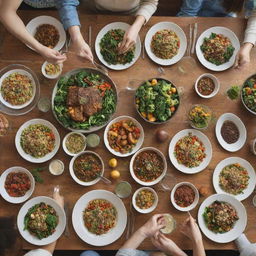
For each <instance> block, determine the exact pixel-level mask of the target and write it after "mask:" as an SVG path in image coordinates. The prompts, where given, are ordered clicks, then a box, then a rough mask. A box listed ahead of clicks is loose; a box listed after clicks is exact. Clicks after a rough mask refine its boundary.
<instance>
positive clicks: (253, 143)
mask: <svg viewBox="0 0 256 256" xmlns="http://www.w3.org/2000/svg"><path fill="white" fill-rule="evenodd" d="M250 149H251V152H252V153H253V154H254V155H256V138H255V139H254V140H251V142H250Z"/></svg>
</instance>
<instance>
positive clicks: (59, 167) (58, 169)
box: [49, 159, 65, 176]
mask: <svg viewBox="0 0 256 256" xmlns="http://www.w3.org/2000/svg"><path fill="white" fill-rule="evenodd" d="M64 169H65V166H64V163H63V162H62V161H61V160H59V159H53V160H52V161H51V162H50V164H49V172H50V173H51V174H52V175H55V176H58V175H61V174H62V173H63V172H64Z"/></svg>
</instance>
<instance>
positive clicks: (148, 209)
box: [132, 187, 158, 214]
mask: <svg viewBox="0 0 256 256" xmlns="http://www.w3.org/2000/svg"><path fill="white" fill-rule="evenodd" d="M141 190H149V191H151V192H152V193H153V194H154V197H155V201H154V203H153V205H152V206H151V207H149V208H147V209H141V208H140V207H138V206H137V204H136V197H137V195H138V193H139V192H140V191H141ZM157 204H158V195H157V193H156V191H155V190H154V189H153V188H149V187H142V188H139V189H137V190H136V191H135V192H134V194H133V196H132V205H133V207H134V209H135V210H136V211H138V212H140V213H145V214H146V213H150V212H153V211H154V210H155V209H156V207H157Z"/></svg>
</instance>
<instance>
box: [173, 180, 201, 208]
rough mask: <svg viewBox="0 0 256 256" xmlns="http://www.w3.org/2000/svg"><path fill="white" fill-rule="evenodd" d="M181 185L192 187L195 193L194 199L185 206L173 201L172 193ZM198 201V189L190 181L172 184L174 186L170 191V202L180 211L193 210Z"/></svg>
mask: <svg viewBox="0 0 256 256" xmlns="http://www.w3.org/2000/svg"><path fill="white" fill-rule="evenodd" d="M183 185H186V186H189V187H191V188H192V189H193V191H194V193H195V199H194V202H193V203H192V204H191V205H189V206H187V207H181V206H179V205H177V204H176V202H175V199H174V194H175V191H176V190H177V188H178V187H180V186H183ZM198 201H199V193H198V190H197V188H196V187H195V186H194V185H193V184H192V183H190V182H180V183H178V184H176V185H175V186H174V188H173V189H172V192H171V202H172V205H173V206H174V207H175V208H176V209H177V210H179V211H182V212H188V211H191V210H193V209H194V208H195V207H196V206H197V204H198Z"/></svg>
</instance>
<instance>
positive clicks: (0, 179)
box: [0, 166, 35, 204]
mask: <svg viewBox="0 0 256 256" xmlns="http://www.w3.org/2000/svg"><path fill="white" fill-rule="evenodd" d="M12 172H16V173H18V172H19V173H20V172H22V173H26V174H27V175H28V177H29V179H30V183H31V186H30V189H29V190H28V191H27V192H26V194H25V195H24V196H19V197H13V196H10V195H9V194H8V193H7V191H6V189H5V187H4V185H5V180H6V177H7V175H8V174H9V173H12ZM0 188H1V189H0V191H1V195H2V197H3V199H5V200H6V201H7V202H9V203H13V204H20V203H23V202H25V201H26V200H28V199H29V198H30V197H31V195H32V194H33V191H34V189H35V179H34V177H33V175H32V174H31V172H30V171H28V170H27V169H25V168H23V167H20V166H14V167H11V168H9V169H7V170H5V171H4V172H3V173H2V175H1V177H0Z"/></svg>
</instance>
